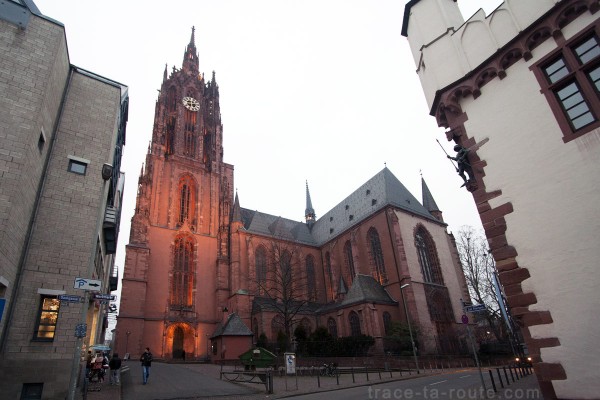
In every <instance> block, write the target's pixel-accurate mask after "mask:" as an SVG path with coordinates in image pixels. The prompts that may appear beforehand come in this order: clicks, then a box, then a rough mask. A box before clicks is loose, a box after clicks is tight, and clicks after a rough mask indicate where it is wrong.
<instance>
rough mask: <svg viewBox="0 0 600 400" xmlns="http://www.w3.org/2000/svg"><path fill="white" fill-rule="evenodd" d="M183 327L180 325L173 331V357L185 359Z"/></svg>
mask: <svg viewBox="0 0 600 400" xmlns="http://www.w3.org/2000/svg"><path fill="white" fill-rule="evenodd" d="M183 354H184V353H183V328H182V327H180V326H178V327H177V328H175V331H174V332H173V358H180V359H183Z"/></svg>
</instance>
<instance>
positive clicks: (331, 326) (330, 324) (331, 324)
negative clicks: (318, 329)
mask: <svg viewBox="0 0 600 400" xmlns="http://www.w3.org/2000/svg"><path fill="white" fill-rule="evenodd" d="M327 330H328V331H329V334H330V335H331V336H333V337H334V338H336V337H338V331H337V324H336V323H335V319H333V318H331V317H330V318H329V319H328V320H327Z"/></svg>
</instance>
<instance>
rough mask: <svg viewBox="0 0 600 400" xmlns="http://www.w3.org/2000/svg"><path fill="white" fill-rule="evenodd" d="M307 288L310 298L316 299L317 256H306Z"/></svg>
mask: <svg viewBox="0 0 600 400" xmlns="http://www.w3.org/2000/svg"><path fill="white" fill-rule="evenodd" d="M306 289H307V292H308V293H307V295H308V300H311V301H314V300H316V299H317V280H316V278H315V258H314V257H313V256H312V255H308V256H307V257H306Z"/></svg>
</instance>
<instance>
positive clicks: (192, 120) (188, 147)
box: [183, 110, 198, 157]
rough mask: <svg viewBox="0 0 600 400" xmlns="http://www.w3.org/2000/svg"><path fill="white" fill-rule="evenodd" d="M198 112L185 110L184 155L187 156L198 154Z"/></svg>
mask: <svg viewBox="0 0 600 400" xmlns="http://www.w3.org/2000/svg"><path fill="white" fill-rule="evenodd" d="M197 115H198V113H197V112H195V111H190V110H185V113H184V115H183V122H184V130H183V155H184V156H187V157H195V156H196V118H197Z"/></svg>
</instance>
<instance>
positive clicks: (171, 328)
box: [117, 28, 233, 358]
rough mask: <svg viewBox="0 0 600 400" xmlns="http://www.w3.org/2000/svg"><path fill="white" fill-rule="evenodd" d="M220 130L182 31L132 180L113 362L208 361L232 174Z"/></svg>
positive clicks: (210, 91)
mask: <svg viewBox="0 0 600 400" xmlns="http://www.w3.org/2000/svg"><path fill="white" fill-rule="evenodd" d="M222 129H223V126H222V124H221V115H220V108H219V87H218V85H217V83H216V80H215V73H214V72H213V74H212V77H211V79H210V80H209V81H205V77H204V74H201V73H199V62H198V54H197V52H196V45H195V37H194V28H192V35H191V39H190V42H189V44H188V45H187V47H186V49H185V52H184V57H183V64H182V67H181V69H176V68H175V67H173V69H172V71H171V73H170V74H168V73H167V67H166V66H165V71H164V75H163V81H162V85H161V88H160V93H159V95H158V99H157V101H156V109H155V114H154V126H153V132H152V141H151V143H150V146H149V147H148V153H147V155H146V163H145V167H142V171H141V174H140V177H139V182H138V193H137V201H136V209H135V214H134V216H133V218H132V225H131V233H130V238H129V244H128V245H127V247H126V260H125V271H124V276H123V290H122V298H121V310H120V313H119V324H118V331H117V343H118V349H119V351H120V352H122V353H130V354H132V355H137V354H141V353H142V352H143V349H144V348H145V347H146V346H149V347H150V349H151V350H152V351H153V353H154V354H155V355H156V356H167V357H169V358H170V357H173V358H179V357H181V356H182V355H183V351H185V353H186V354H188V355H190V356H192V355H194V356H195V357H202V356H204V355H205V353H206V352H207V351H208V343H207V341H208V336H209V335H210V334H211V333H212V332H213V331H214V329H215V326H216V324H217V323H218V322H220V319H219V318H220V317H221V316H222V313H221V311H220V310H221V308H222V307H223V306H224V305H225V302H226V298H227V295H228V288H229V276H230V273H229V267H228V266H229V261H228V259H229V256H228V254H229V248H228V246H229V245H228V239H227V238H228V236H229V221H230V210H231V206H232V204H233V166H232V165H229V164H225V163H224V162H223V146H222V145H223V136H222ZM200 249H202V250H201V251H200ZM140 299H143V301H140Z"/></svg>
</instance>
